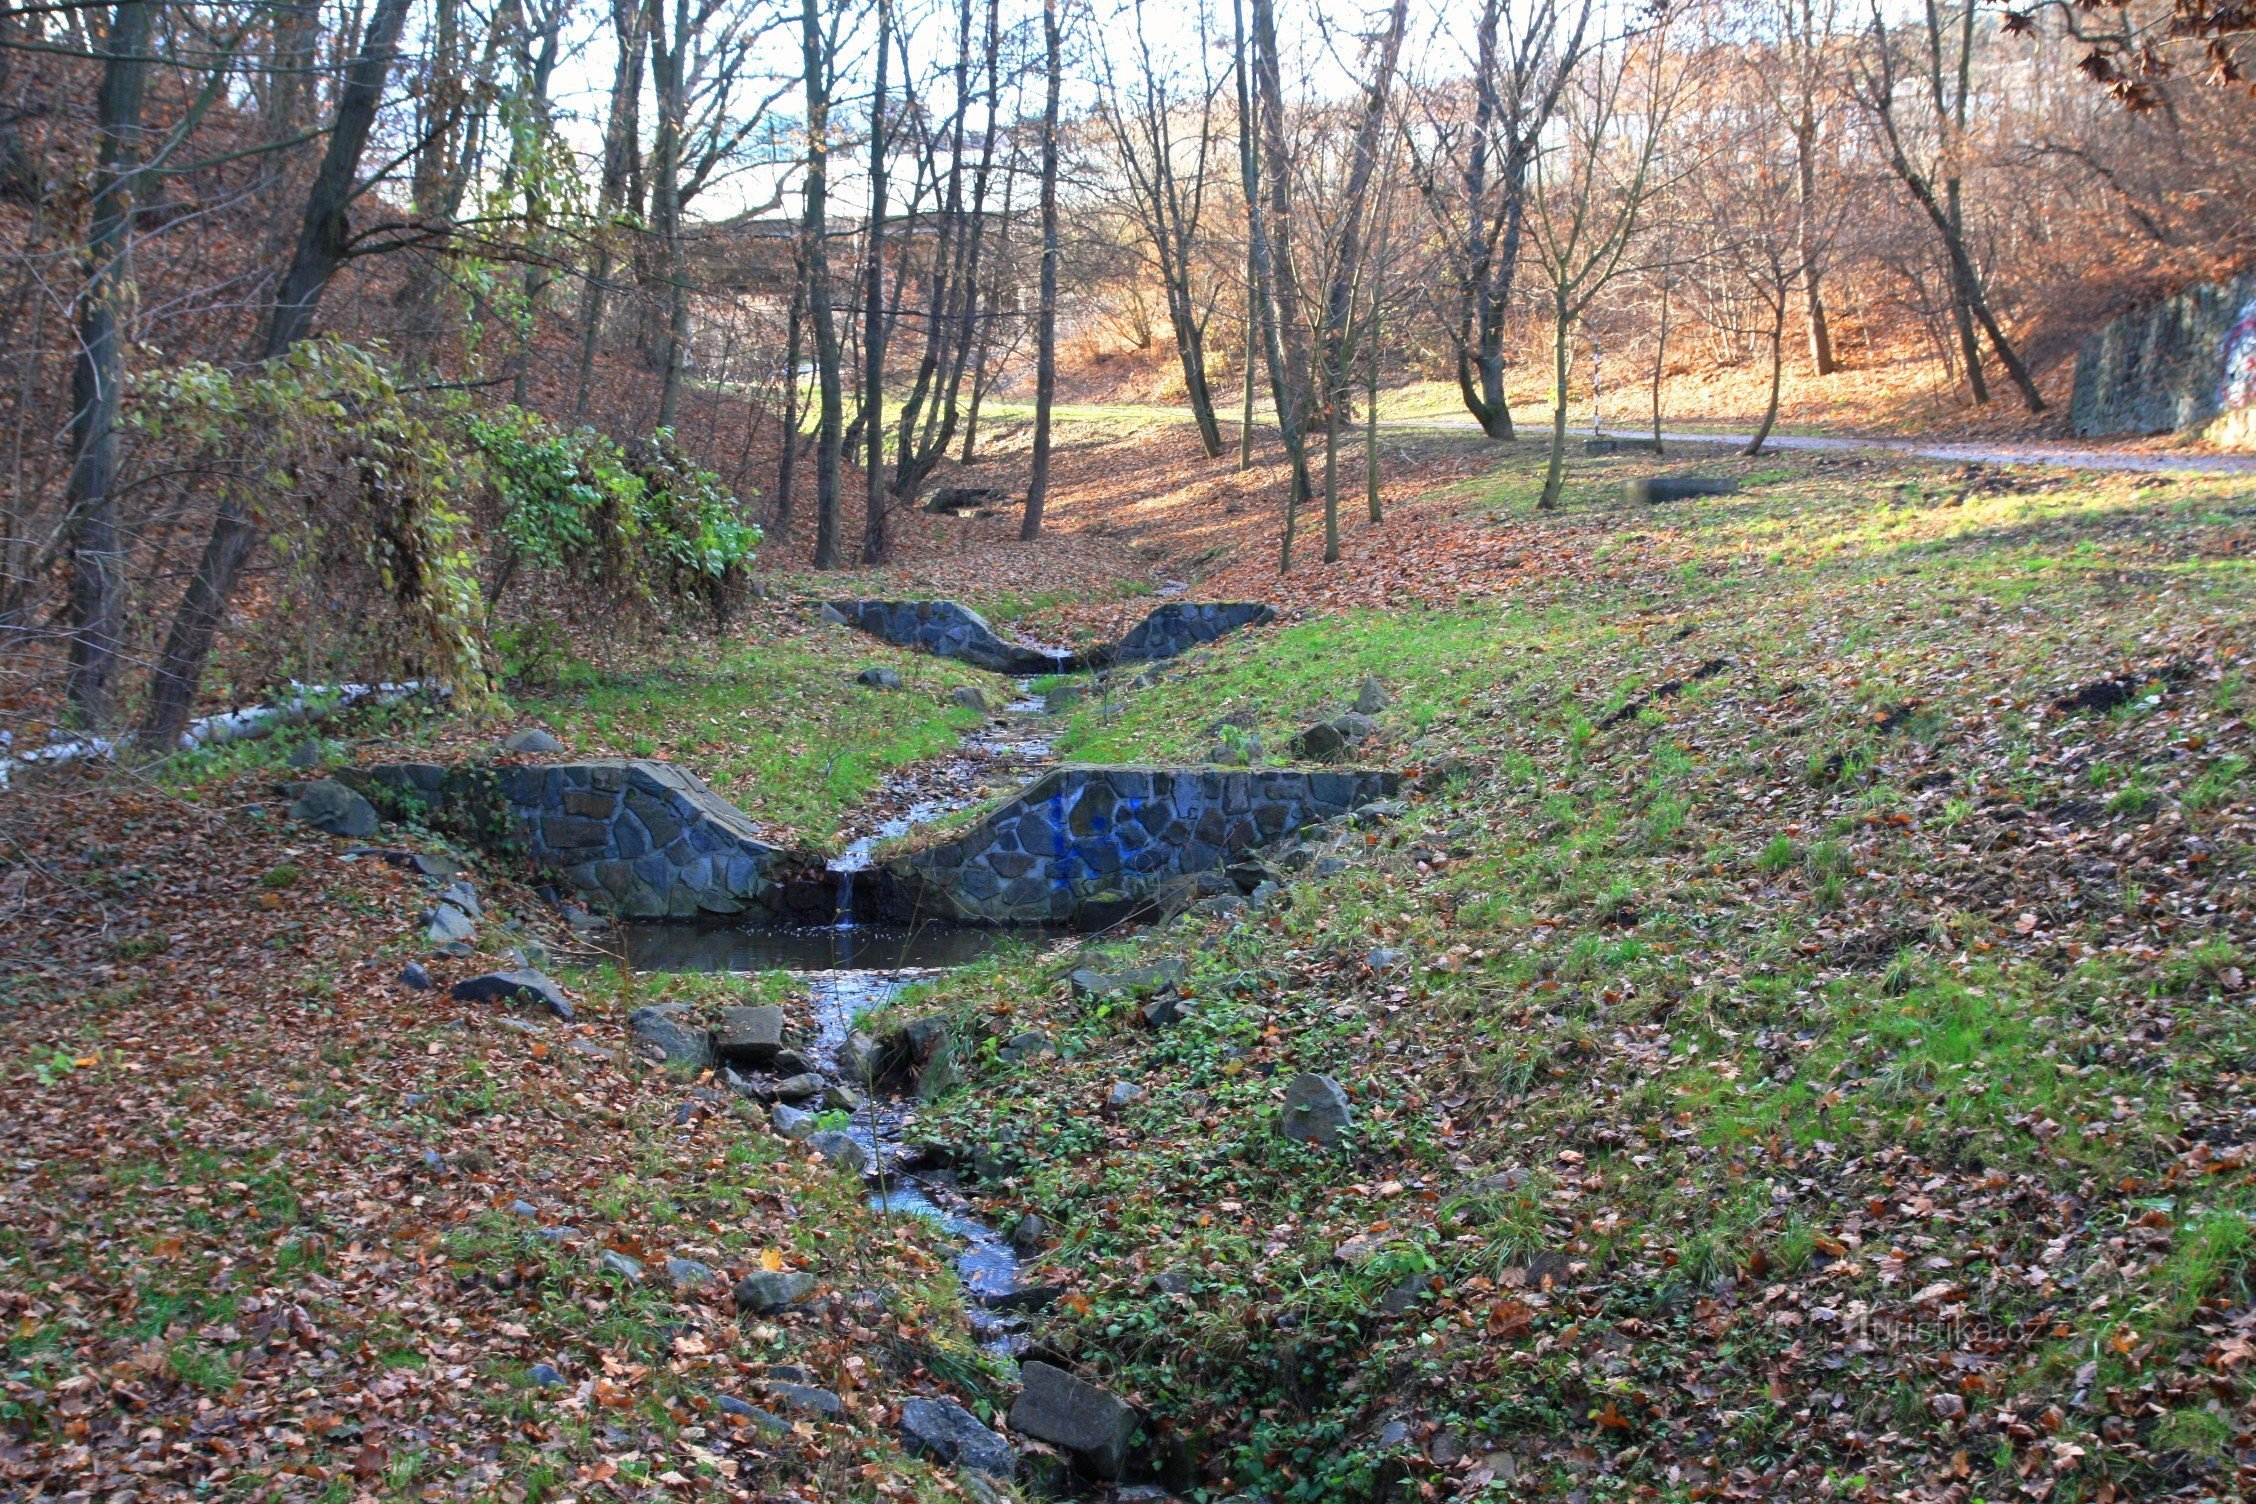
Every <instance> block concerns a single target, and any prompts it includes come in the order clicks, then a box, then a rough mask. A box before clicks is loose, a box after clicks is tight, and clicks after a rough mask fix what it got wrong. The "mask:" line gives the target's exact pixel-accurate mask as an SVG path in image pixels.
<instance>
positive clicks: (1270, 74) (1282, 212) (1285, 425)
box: [1253, 0, 1315, 574]
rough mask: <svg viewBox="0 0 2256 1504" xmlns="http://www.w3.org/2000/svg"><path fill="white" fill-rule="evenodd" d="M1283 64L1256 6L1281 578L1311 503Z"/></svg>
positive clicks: (1272, 23) (1270, 6)
mask: <svg viewBox="0 0 2256 1504" xmlns="http://www.w3.org/2000/svg"><path fill="white" fill-rule="evenodd" d="M1282 66H1283V65H1282V62H1281V60H1280V59H1279V57H1278V52H1277V16H1276V8H1275V4H1274V0H1253V68H1254V85H1255V87H1254V94H1255V97H1256V99H1257V101H1258V103H1259V107H1260V119H1261V140H1262V151H1263V154H1264V155H1265V156H1266V158H1267V162H1266V164H1265V167H1266V176H1267V183H1268V194H1269V201H1268V218H1267V222H1266V223H1265V224H1263V226H1262V228H1261V230H1260V232H1259V234H1258V235H1257V236H1256V237H1255V244H1256V245H1257V246H1258V247H1259V250H1258V253H1257V256H1256V261H1257V264H1258V267H1259V270H1260V276H1261V283H1262V288H1263V292H1264V297H1263V299H1262V327H1261V337H1262V343H1263V344H1264V345H1265V346H1267V347H1268V355H1269V385H1270V392H1271V396H1272V398H1273V400H1274V401H1275V402H1276V405H1277V432H1278V435H1279V436H1280V437H1281V438H1283V440H1284V441H1285V453H1286V455H1287V456H1288V457H1289V458H1290V460H1291V461H1292V487H1291V489H1290V491H1288V492H1287V494H1286V498H1285V531H1284V537H1283V539H1282V540H1281V542H1280V544H1279V546H1278V552H1277V572H1278V573H1280V574H1284V573H1288V572H1290V570H1291V569H1292V548H1293V535H1294V533H1295V531H1296V530H1297V526H1298V523H1299V520H1300V509H1301V507H1302V506H1304V505H1306V504H1307V502H1308V499H1309V495H1310V491H1309V479H1308V409H1309V404H1310V402H1311V401H1312V400H1313V398H1314V395H1315V394H1314V392H1313V391H1312V390H1311V388H1310V386H1309V381H1310V377H1311V375H1312V360H1311V355H1310V350H1309V336H1308V326H1307V324H1306V322H1304V321H1303V319H1302V317H1301V308H1300V278H1299V274H1298V273H1297V272H1296V271H1295V270H1294V267H1293V258H1292V177H1291V172H1292V162H1291V153H1290V151H1289V149H1288V148H1287V146H1286V144H1285V101H1284V81H1283V76H1282Z"/></svg>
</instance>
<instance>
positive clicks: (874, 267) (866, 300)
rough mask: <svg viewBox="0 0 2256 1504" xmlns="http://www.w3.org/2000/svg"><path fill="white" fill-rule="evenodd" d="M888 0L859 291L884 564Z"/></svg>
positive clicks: (880, 4)
mask: <svg viewBox="0 0 2256 1504" xmlns="http://www.w3.org/2000/svg"><path fill="white" fill-rule="evenodd" d="M892 27H893V6H892V0H877V85H876V90H875V92H874V93H873V94H872V96H871V103H870V207H869V282H868V286H867V288H866V290H865V291H864V292H863V294H862V301H863V306H862V320H863V323H862V328H863V333H862V415H863V417H864V418H866V419H867V420H868V432H867V433H866V435H865V438H866V440H867V442H868V444H869V452H868V456H867V457H866V458H865V459H864V460H863V475H862V478H863V480H864V481H865V482H866V483H867V494H866V497H865V503H864V509H863V519H862V562H863V563H864V564H883V563H884V562H885V553H886V537H885V334H886V325H885V151H886V144H885V63H886V54H887V53H888V51H890V49H891V47H892V43H893V36H892Z"/></svg>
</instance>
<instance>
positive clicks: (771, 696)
mask: <svg viewBox="0 0 2256 1504" xmlns="http://www.w3.org/2000/svg"><path fill="white" fill-rule="evenodd" d="M871 664H882V665H885V666H888V667H891V668H893V669H895V670H896V671H898V672H899V673H900V675H901V679H902V687H901V688H900V689H898V690H876V689H869V688H864V687H863V686H861V685H858V684H855V683H854V682H852V681H853V675H854V674H855V672H856V671H857V670H858V669H860V668H861V667H863V666H866V665H871ZM996 683H997V681H996V679H995V677H994V676H993V675H991V674H981V673H978V672H977V671H975V670H972V669H967V668H964V667H962V666H961V665H958V664H954V663H951V662H949V661H947V660H945V659H940V658H934V657H932V656H930V655H928V654H922V653H908V652H903V651H900V650H897V649H893V648H889V647H887V646H885V645H884V644H882V643H879V642H877V641H875V640H874V639H871V638H865V637H863V636H861V635H860V634H858V633H848V632H847V631H846V629H844V628H835V629H832V630H831V631H830V632H827V633H824V634H821V635H818V636H815V637H811V638H794V639H786V640H781V641H773V642H766V643H761V644H757V645H747V646H735V647H730V648H726V649H721V650H718V651H715V652H713V653H712V654H711V655H710V656H708V657H704V658H700V659H695V660H691V659H682V660H677V661H675V662H672V663H669V664H664V665H659V666H652V667H647V668H639V669H635V670H622V671H608V670H598V669H594V668H590V667H587V666H585V665H574V666H572V667H569V668H568V669H567V670H566V671H565V672H564V673H563V674H562V675H560V676H559V680H558V682H557V683H556V684H555V686H554V687H552V688H548V689H544V690H540V691H528V692H523V693H520V694H518V695H516V696H514V697H513V699H514V704H515V706H516V709H517V710H518V711H519V713H520V714H522V715H524V716H526V717H530V718H538V719H540V720H542V721H544V722H546V723H547V724H549V725H550V726H552V727H554V728H555V729H556V731H557V733H558V734H559V735H560V736H562V737H563V738H564V740H565V741H566V743H567V744H568V745H570V746H571V747H572V748H573V749H574V750H575V751H590V750H593V749H596V748H603V749H607V750H610V751H613V752H616V753H619V754H623V755H626V756H632V757H659V758H664V759H667V760H669V761H672V762H677V763H680V764H681V765H682V766H684V767H687V768H689V769H691V770H693V771H694V772H696V773H697V775H698V776H699V777H701V778H703V779H704V780H705V781H706V782H707V783H708V784H710V785H712V787H713V788H714V789H715V790H716V791H717V792H719V793H720V794H722V795H723V796H725V797H727V798H728V799H731V800H733V801H734V802H735V803H737V804H738V805H739V806H741V807H742V808H743V809H744V810H745V812H746V813H747V814H749V815H751V816H752V817H753V818H754V819H755V820H758V821H760V822H761V823H762V824H763V825H766V826H768V827H770V828H771V829H772V830H774V831H775V832H776V834H777V837H778V838H779V839H781V840H786V841H792V842H804V843H810V844H814V845H818V846H820V845H825V844H827V843H830V842H832V841H834V840H835V839H836V837H837V833H838V830H839V826H840V823H841V821H842V819H843V817H844V816H845V815H846V814H847V813H848V812H849V811H851V810H852V809H853V808H854V807H855V806H856V805H858V804H860V803H861V802H862V801H863V800H864V799H866V798H867V797H868V796H869V794H870V792H871V791H872V790H873V789H875V788H876V786H877V784H878V783H879V781H880V780H882V779H883V778H884V777H885V775H886V774H887V773H889V772H891V771H892V770H893V769H895V768H898V767H900V766H902V765H904V764H906V763H911V762H916V761H919V760H921V759H924V758H928V757H935V756H938V755H940V754H941V753H944V752H946V751H948V750H950V749H951V748H953V747H954V746H955V745H956V740H957V737H958V736H959V734H960V733H961V732H963V731H965V730H967V729H969V728H971V727H973V726H976V725H977V724H978V723H979V715H978V713H977V712H976V711H972V710H967V709H965V708H963V707H962V706H958V705H953V704H950V703H948V701H947V693H948V691H949V690H950V689H952V688H954V687H955V686H957V685H960V684H976V685H979V686H980V687H981V688H983V689H985V690H987V691H988V692H990V693H992V692H993V691H994V690H995V688H996Z"/></svg>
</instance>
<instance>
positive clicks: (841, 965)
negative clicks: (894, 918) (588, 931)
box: [621, 923, 1033, 971]
mask: <svg viewBox="0 0 2256 1504" xmlns="http://www.w3.org/2000/svg"><path fill="white" fill-rule="evenodd" d="M621 933H622V936H623V938H624V939H625V941H626V948H627V964H628V965H630V966H632V967H633V968H634V969H635V970H637V971H899V970H903V969H918V968H925V967H936V966H963V965H966V964H968V963H969V962H972V961H976V960H978V959H979V958H980V957H981V956H984V955H986V954H987V953H988V952H989V951H991V950H993V949H994V948H995V947H996V946H997V945H1000V944H1004V943H1006V942H1015V941H1023V940H1025V939H1026V938H1028V937H1029V935H1030V934H1032V933H1033V932H1031V931H1027V930H1008V931H1001V930H990V929H980V928H978V927H977V926H974V925H952V924H920V925H884V924H857V925H850V926H840V925H809V926H804V927H794V926H784V925H776V924H765V925H713V924H660V923H652V924H628V925H623V926H622V927H621Z"/></svg>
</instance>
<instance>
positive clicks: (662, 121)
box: [650, 0, 882, 429]
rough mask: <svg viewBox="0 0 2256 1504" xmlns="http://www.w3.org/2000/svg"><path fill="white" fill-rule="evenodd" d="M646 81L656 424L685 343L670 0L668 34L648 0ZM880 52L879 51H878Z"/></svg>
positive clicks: (684, 47) (679, 69) (674, 391)
mask: <svg viewBox="0 0 2256 1504" xmlns="http://www.w3.org/2000/svg"><path fill="white" fill-rule="evenodd" d="M650 9H651V14H652V16H653V18H654V19H653V23H652V25H651V28H650V82H651V88H652V91H653V93H654V95H655V97H656V99H657V103H658V134H657V139H656V140H655V141H653V142H652V144H651V151H650V227H651V229H652V230H653V231H655V232H656V235H657V240H658V264H659V267H660V277H661V280H662V282H663V284H664V296H665V300H666V325H665V329H664V331H663V332H662V334H661V340H662V343H661V345H660V348H659V372H660V375H659V387H658V426H659V427H660V428H666V429H670V428H672V427H673V426H674V422H675V419H676V416H677V414H678V411H679V408H680V405H681V380H682V362H683V360H684V358H685V357H686V355H687V353H688V352H687V347H688V344H689V290H688V288H687V287H686V286H684V276H685V273H684V269H683V266H682V254H681V234H682V202H681V167H682V150H683V144H682V137H683V133H684V131H685V130H686V128H687V120H688V111H689V101H688V89H689V81H688V79H687V77H686V73H687V70H688V66H689V59H688V55H687V54H688V52H689V46H690V42H689V35H688V33H689V29H690V28H689V14H688V9H689V8H688V3H687V0H675V8H674V24H673V26H672V28H671V29H670V30H671V34H670V35H669V28H668V27H667V26H666V25H665V24H664V22H663V21H662V20H660V19H656V18H661V17H663V16H664V15H665V9H666V3H665V0H651V5H650ZM881 56H882V54H881Z"/></svg>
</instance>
